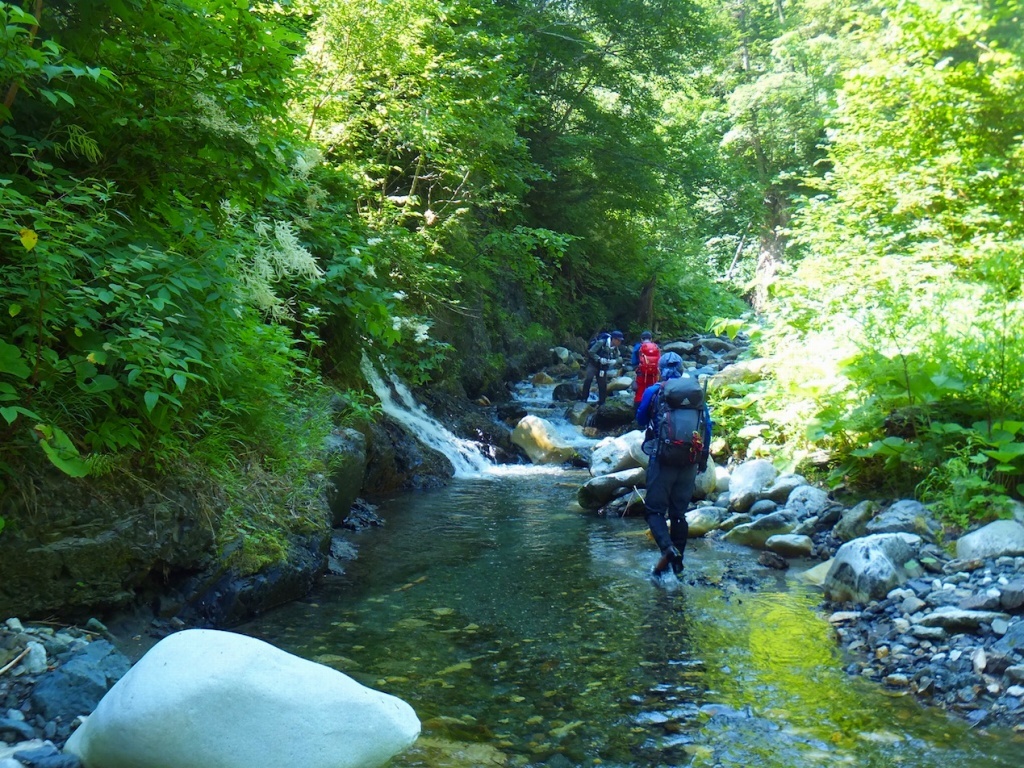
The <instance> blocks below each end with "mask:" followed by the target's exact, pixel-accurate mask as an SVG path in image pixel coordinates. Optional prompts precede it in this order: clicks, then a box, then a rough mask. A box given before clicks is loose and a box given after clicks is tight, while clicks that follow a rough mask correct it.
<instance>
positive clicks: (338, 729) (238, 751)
mask: <svg viewBox="0 0 1024 768" xmlns="http://www.w3.org/2000/svg"><path fill="white" fill-rule="evenodd" d="M419 732H420V721H419V719H418V718H417V717H416V713H415V712H414V711H413V709H412V707H410V706H409V705H408V704H406V703H405V702H404V701H402V700H401V699H399V698H396V697H395V696H390V695H388V694H385V693H381V692H380V691H375V690H372V689H370V688H366V687H364V686H362V685H360V684H359V683H357V682H356V681H355V680H353V679H352V678H350V677H348V676H346V675H344V674H342V673H341V672H338V671H336V670H334V669H331V668H330V667H326V666H323V665H321V664H315V663H314V662H311V661H307V660H305V659H301V658H299V657H298V656H293V655H291V654H289V653H286V652H285V651H282V650H280V649H278V648H275V647H274V646H272V645H270V644H269V643H265V642H263V641H261V640H256V639H254V638H251V637H246V636H244V635H238V634H234V633H231V632H220V631H217V630H205V629H192V630H185V631H183V632H178V633H176V634H173V635H170V636H169V637H166V638H164V639H163V640H161V641H160V642H159V643H157V644H156V645H155V646H153V648H152V649H150V651H149V652H148V653H147V654H146V655H145V656H143V657H142V659H141V660H140V661H139V662H138V663H137V664H136V665H135V666H134V667H133V668H132V669H131V670H129V672H128V674H126V675H125V676H124V677H123V678H121V680H120V681H119V682H118V683H117V684H116V685H115V686H114V687H113V688H112V689H111V690H110V692H109V693H107V695H106V696H104V697H103V700H102V701H101V702H100V703H99V706H98V707H97V708H96V711H95V712H94V713H93V714H92V715H91V716H90V717H89V718H88V719H87V720H86V721H85V723H84V724H83V725H82V726H81V727H80V728H79V729H78V730H77V731H75V732H74V733H73V734H72V735H71V738H70V739H69V740H68V743H67V745H66V747H65V750H66V751H67V752H69V753H71V754H74V755H77V756H78V757H79V758H81V760H82V762H84V763H85V764H86V765H87V766H101V767H102V768H171V767H172V766H191V765H201V766H208V767H211V768H212V767H213V766H216V768H252V766H257V765H265V766H275V765H276V766H303V768H371V767H373V766H380V765H383V764H384V763H386V762H387V761H388V760H389V759H390V758H391V757H393V756H394V755H397V754H398V753H399V752H401V751H403V750H404V749H405V748H407V747H408V746H409V745H410V744H412V743H413V742H414V741H415V740H416V737H417V736H418V735H419Z"/></svg>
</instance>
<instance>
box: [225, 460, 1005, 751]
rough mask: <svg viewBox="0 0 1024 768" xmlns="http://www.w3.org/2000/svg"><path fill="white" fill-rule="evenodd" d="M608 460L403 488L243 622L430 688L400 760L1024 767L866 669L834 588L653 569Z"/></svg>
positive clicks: (696, 554)
mask: <svg viewBox="0 0 1024 768" xmlns="http://www.w3.org/2000/svg"><path fill="white" fill-rule="evenodd" d="M538 469H539V468H538ZM587 477H588V475H587V474H586V472H585V471H581V470H566V469H558V470H553V469H546V470H542V471H533V470H531V469H530V468H525V467H520V468H518V469H517V470H512V469H509V470H505V471H504V472H501V473H494V472H490V473H488V472H484V473H481V474H480V475H479V476H477V477H465V478H461V479H456V480H454V481H453V483H452V485H450V486H449V487H447V488H444V489H440V490H436V491H429V492H420V493H415V494H409V495H405V496H402V497H401V498H397V499H394V500H393V501H391V502H388V503H386V504H384V505H382V506H381V508H380V509H379V514H380V515H381V516H382V517H383V518H384V519H385V520H386V524H385V526H384V527H383V528H381V529H373V530H369V531H365V532H363V533H360V534H355V535H353V536H352V539H353V542H354V543H355V544H356V546H357V547H358V558H357V559H355V560H354V561H352V562H351V563H350V564H349V566H348V568H347V572H346V574H345V575H344V576H342V577H332V578H330V579H328V580H327V581H326V582H325V583H324V584H323V585H322V586H321V587H319V588H318V589H317V591H316V592H315V593H313V594H311V595H310V596H309V597H308V598H307V599H306V600H303V601H300V602H296V603H292V604H290V605H288V606H285V607H283V608H281V609H279V610H276V611H274V612H272V613H270V614H268V615H265V616H263V617H262V618H260V619H259V620H257V621H255V622H252V623H250V624H248V625H246V626H245V627H242V628H241V631H243V632H246V633H248V634H251V635H253V636H256V637H259V638H262V639H264V640H267V641H269V642H271V643H273V644H275V645H277V646H278V647H281V648H284V649H285V650H288V651H291V652H293V653H296V654H298V655H300V656H303V657H306V658H310V659H314V660H317V661H319V662H321V663H324V664H327V665H330V666H332V667H335V668H337V669H339V670H341V671H343V672H345V673H346V674H348V675H350V676H352V677H354V678H356V679H357V680H359V681H360V682H362V683H364V684H366V685H369V686H371V687H373V688H377V689H379V690H383V691H386V692H388V693H392V694H395V695H397V696H399V697H401V698H403V699H405V700H406V701H408V702H409V703H410V704H412V706H413V707H414V708H415V709H416V711H417V713H418V714H419V716H420V719H421V720H422V721H423V734H422V736H421V737H420V739H419V741H418V742H417V743H416V745H414V747H413V748H411V749H410V750H409V751H408V752H407V753H405V754H403V755H401V756H399V757H397V758H395V759H394V760H393V761H392V765H393V766H427V767H429V768H448V767H451V768H455V767H456V766H459V767H461V766H491V765H508V766H538V767H539V766H551V768H568V767H569V766H596V765H602V766H612V767H621V768H625V767H626V766H630V767H633V766H637V767H641V766H642V767H648V766H658V767H660V766H730V767H731V766H770V767H775V766H778V767H779V768H783V767H785V768H797V767H799V766H832V765H850V766H907V767H911V766H912V767H919V768H926V767H931V766H943V767H946V766H958V767H967V766H1020V765H1021V763H1022V755H1024V740H1022V739H1021V737H1020V736H1018V735H1015V734H1011V733H1006V732H991V731H980V730H971V729H970V728H969V727H968V726H967V725H966V724H964V723H962V722H960V721H958V720H954V719H952V718H950V717H949V716H947V715H946V714H945V713H944V712H942V711H940V710H937V709H930V708H925V707H922V706H920V705H919V704H917V703H916V702H915V701H914V700H913V699H912V698H909V697H900V696H898V695H895V694H893V693H891V692H887V691H886V690H885V689H884V687H883V686H881V685H879V684H878V683H874V682H870V681H868V680H863V679H860V678H854V677H850V676H848V675H847V674H846V673H845V671H844V661H843V659H842V658H841V657H840V655H839V653H838V651H837V646H836V643H835V642H834V640H833V638H832V635H831V632H832V630H831V628H830V626H829V624H828V622H827V620H826V619H825V618H824V617H823V616H822V615H820V613H819V612H818V611H817V610H816V606H817V604H818V603H819V602H820V599H821V598H820V594H818V593H816V592H814V591H811V590H809V589H807V588H803V587H800V586H797V585H796V582H794V581H791V580H787V578H786V577H785V576H784V575H778V576H774V575H767V572H766V571H764V570H763V569H760V568H758V567H757V566H756V565H754V558H753V556H752V555H751V553H750V552H749V551H746V550H741V549H727V548H722V546H723V545H721V544H708V543H704V542H693V543H691V545H690V547H688V549H687V555H686V562H687V570H686V573H685V574H684V577H683V581H682V583H677V582H675V581H672V583H670V584H669V585H668V586H664V587H662V586H655V585H653V584H652V583H651V582H650V581H649V580H648V578H647V574H648V573H649V571H650V569H651V567H652V565H653V563H654V561H655V559H656V552H655V548H654V546H653V544H652V543H651V542H650V541H649V539H648V538H647V536H646V526H645V524H644V523H643V521H642V520H638V519H631V518H626V519H607V518H602V517H596V516H594V515H593V514H590V513H585V512H583V511H582V510H580V508H579V507H578V506H577V505H576V503H575V494H576V490H577V488H578V487H579V485H580V484H581V483H582V482H584V481H585V479H586V478H587ZM737 574H739V575H740V576H741V577H742V576H744V575H745V576H748V577H749V576H750V575H756V576H757V579H758V589H757V590H756V591H749V590H747V589H742V590H741V589H740V588H739V587H738V586H737V583H738V581H737ZM742 582H743V578H740V579H739V583H742Z"/></svg>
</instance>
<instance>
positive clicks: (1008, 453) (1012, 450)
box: [982, 443, 1024, 471]
mask: <svg viewBox="0 0 1024 768" xmlns="http://www.w3.org/2000/svg"><path fill="white" fill-rule="evenodd" d="M982 453H984V454H985V455H986V456H989V457H991V458H993V459H995V460H996V461H998V462H999V463H1000V464H1007V463H1009V462H1011V461H1013V460H1014V459H1016V458H1017V457H1018V456H1024V443H1007V444H1006V445H1003V446H1001V447H1000V448H999V450H998V451H992V450H982ZM1003 471H1006V470H1003Z"/></svg>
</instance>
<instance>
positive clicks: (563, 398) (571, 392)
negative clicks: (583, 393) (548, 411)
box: [551, 381, 580, 402]
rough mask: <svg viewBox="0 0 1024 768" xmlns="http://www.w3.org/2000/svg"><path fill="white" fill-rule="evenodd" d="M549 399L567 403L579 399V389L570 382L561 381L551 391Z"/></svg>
mask: <svg viewBox="0 0 1024 768" xmlns="http://www.w3.org/2000/svg"><path fill="white" fill-rule="evenodd" d="M551 399H552V400H554V401H555V402H568V401H572V400H579V399H580V388H579V386H577V385H576V384H573V383H572V382H570V381H563V382H562V383H561V384H558V385H556V386H555V388H554V389H553V390H551Z"/></svg>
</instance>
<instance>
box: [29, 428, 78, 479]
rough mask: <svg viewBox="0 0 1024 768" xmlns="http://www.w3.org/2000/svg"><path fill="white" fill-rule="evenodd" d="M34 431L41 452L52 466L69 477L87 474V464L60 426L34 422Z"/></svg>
mask: <svg viewBox="0 0 1024 768" xmlns="http://www.w3.org/2000/svg"><path fill="white" fill-rule="evenodd" d="M35 431H36V435H37V436H38V437H39V445H40V447H41V448H42V449H43V453H45V454H46V457H47V458H48V459H49V460H50V462H51V463H52V464H53V466H55V467H57V469H59V470H60V471H61V472H63V473H64V474H66V475H68V476H70V477H85V476H86V475H88V474H89V465H88V464H87V463H86V462H85V461H83V460H82V457H81V455H80V454H79V453H78V449H77V448H76V447H75V444H74V443H72V442H71V439H70V438H69V437H68V436H67V435H66V434H65V433H64V431H63V430H62V429H61V428H60V427H51V426H47V425H45V424H36V427H35Z"/></svg>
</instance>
